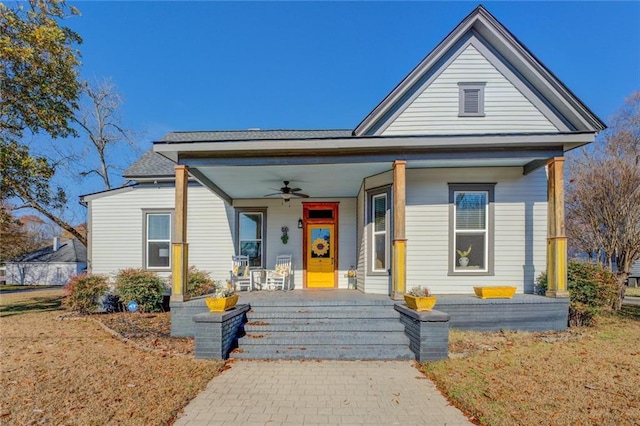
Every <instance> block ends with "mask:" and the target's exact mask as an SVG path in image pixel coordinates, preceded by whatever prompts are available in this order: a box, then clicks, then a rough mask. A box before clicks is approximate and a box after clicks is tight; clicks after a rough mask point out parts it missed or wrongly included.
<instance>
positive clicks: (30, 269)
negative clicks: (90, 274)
mask: <svg viewBox="0 0 640 426" xmlns="http://www.w3.org/2000/svg"><path fill="white" fill-rule="evenodd" d="M86 266H87V265H86V264H85V263H63V262H60V263H36V262H19V263H8V264H7V284H15V285H65V284H67V283H68V282H69V279H70V278H71V277H72V276H74V275H77V274H79V273H81V272H82V271H83V270H84V269H85V268H86Z"/></svg>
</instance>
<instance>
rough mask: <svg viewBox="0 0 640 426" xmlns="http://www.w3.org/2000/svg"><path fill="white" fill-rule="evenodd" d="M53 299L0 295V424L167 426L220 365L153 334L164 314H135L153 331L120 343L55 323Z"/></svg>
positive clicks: (93, 330) (82, 323) (85, 326)
mask: <svg viewBox="0 0 640 426" xmlns="http://www.w3.org/2000/svg"><path fill="white" fill-rule="evenodd" d="M60 297H61V292H60V290H53V291H51V290H49V291H37V292H26V293H20V294H6V295H1V296H0V314H1V315H2V318H0V333H1V335H2V346H1V347H0V371H1V372H2V373H1V376H0V389H1V390H0V404H1V405H0V424H44V423H51V424H127V425H147V424H170V423H171V422H172V421H173V419H174V418H175V416H176V414H177V413H178V412H179V411H180V409H181V408H182V407H184V406H185V405H186V404H187V403H188V402H189V400H191V399H192V398H193V397H195V395H196V394H197V393H198V392H199V391H200V390H202V389H204V387H205V386H206V384H207V382H208V381H209V380H211V379H212V378H213V377H215V376H216V375H217V374H218V372H219V371H220V368H221V367H222V363H220V362H213V361H202V360H195V359H193V358H192V357H190V356H184V355H180V354H181V353H189V350H191V351H192V343H189V342H187V340H189V339H178V340H176V341H174V340H173V339H170V338H167V337H166V336H161V335H162V331H161V330H162V327H166V324H165V325H162V323H163V322H165V323H166V317H167V315H166V314H164V316H163V315H160V316H157V317H154V318H149V317H147V318H144V317H142V316H139V318H140V320H141V321H142V322H145V321H146V322H151V323H154V322H155V323H157V324H156V327H155V328H156V329H157V330H160V331H157V332H156V335H153V333H150V332H149V334H148V335H146V336H130V337H131V340H129V341H123V340H122V339H121V338H120V337H118V336H114V335H113V334H110V333H108V332H107V331H105V329H104V328H103V327H102V326H101V325H100V324H99V323H97V322H96V321H94V320H93V319H61V318H66V317H65V316H64V315H63V316H62V317H61V314H64V312H63V311H60V310H55V309H57V308H55V305H56V304H57V305H58V306H59V302H60ZM109 317H111V318H116V319H114V320H113V321H116V322H117V321H118V320H117V318H118V316H109ZM163 318H165V319H163ZM103 319H107V317H104V318H103ZM138 328H141V326H140V324H139V327H138ZM131 329H133V327H132V328H130V329H129V330H131ZM146 329H147V331H149V330H152V329H154V327H152V326H151V325H147V326H146ZM150 339H151V340H150ZM154 340H155V341H156V344H153V341H154ZM147 347H149V348H150V349H145V348H147Z"/></svg>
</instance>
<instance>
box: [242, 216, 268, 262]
mask: <svg viewBox="0 0 640 426" xmlns="http://www.w3.org/2000/svg"><path fill="white" fill-rule="evenodd" d="M247 214H258V215H260V216H261V218H262V223H261V224H260V230H261V235H260V238H259V239H251V240H241V239H240V235H242V232H241V230H240V226H241V220H240V217H241V216H242V215H247ZM236 224H237V226H236V241H237V247H236V250H237V251H236V253H237V254H242V252H241V249H242V242H243V241H256V242H260V265H252V264H251V259H249V265H250V267H251V268H264V267H265V266H266V255H267V239H266V233H267V209H266V208H241V209H240V208H237V209H236Z"/></svg>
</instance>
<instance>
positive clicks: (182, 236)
mask: <svg viewBox="0 0 640 426" xmlns="http://www.w3.org/2000/svg"><path fill="white" fill-rule="evenodd" d="M175 170H176V189H175V193H176V201H175V212H174V215H173V218H174V219H173V223H174V232H173V244H172V251H173V252H172V254H173V256H172V263H171V275H172V277H173V283H172V292H171V300H172V301H176V302H184V301H186V300H188V296H187V270H188V269H189V245H188V244H187V188H188V181H189V169H188V168H187V166H182V165H177V166H175Z"/></svg>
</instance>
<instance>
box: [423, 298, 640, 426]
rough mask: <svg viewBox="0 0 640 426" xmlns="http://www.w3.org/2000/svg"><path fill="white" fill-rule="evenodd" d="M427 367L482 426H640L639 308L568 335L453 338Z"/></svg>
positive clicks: (456, 334)
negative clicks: (447, 355)
mask: <svg viewBox="0 0 640 426" xmlns="http://www.w3.org/2000/svg"><path fill="white" fill-rule="evenodd" d="M449 347H450V359H447V360H442V361H438V362H433V363H425V364H423V365H422V368H423V369H424V371H425V372H426V374H427V375H428V376H429V377H430V378H431V379H433V380H434V381H435V382H436V385H437V386H438V388H439V389H440V390H441V391H442V392H443V393H444V394H445V395H446V396H448V398H449V399H450V400H451V401H452V402H453V403H454V404H455V405H456V406H458V407H459V408H461V409H462V410H463V411H465V412H467V413H468V414H470V415H472V416H474V417H475V418H476V419H477V420H478V421H479V422H480V423H481V424H483V425H515V424H522V425H574V424H584V425H587V424H590V425H638V424H640V386H638V384H639V383H640V306H630V305H626V306H624V309H623V311H622V312H621V313H620V314H617V315H610V316H606V317H601V318H599V319H598V324H597V325H596V326H595V327H593V328H574V329H570V330H568V331H566V332H548V333H527V332H499V333H477V332H461V331H452V332H451V334H450V345H449Z"/></svg>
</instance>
